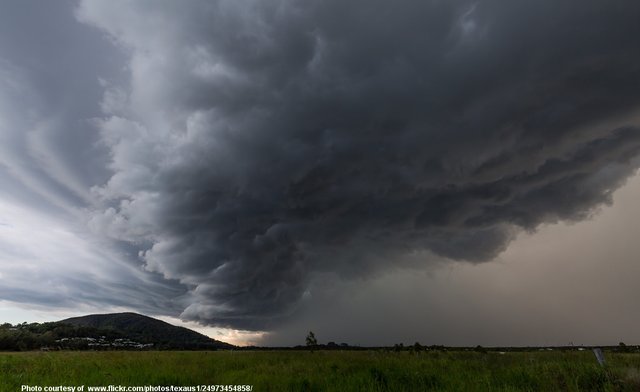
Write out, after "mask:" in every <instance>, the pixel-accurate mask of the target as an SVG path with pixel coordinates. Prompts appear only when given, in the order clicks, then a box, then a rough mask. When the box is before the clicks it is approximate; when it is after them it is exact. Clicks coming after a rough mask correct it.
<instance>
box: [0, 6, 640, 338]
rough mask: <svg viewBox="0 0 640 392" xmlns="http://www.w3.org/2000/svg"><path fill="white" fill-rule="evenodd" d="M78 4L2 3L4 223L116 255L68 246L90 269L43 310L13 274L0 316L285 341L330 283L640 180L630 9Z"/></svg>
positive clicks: (464, 243) (443, 254)
mask: <svg viewBox="0 0 640 392" xmlns="http://www.w3.org/2000/svg"><path fill="white" fill-rule="evenodd" d="M68 5H69V8H73V9H74V10H75V17H76V19H77V20H78V21H80V22H82V23H83V24H84V25H82V24H74V23H75V22H74V20H73V18H72V17H73V15H72V13H71V12H70V11H69V8H64V7H57V6H52V7H50V9H48V8H47V6H45V5H42V4H39V3H38V5H37V6H36V5H35V2H33V3H31V2H29V1H25V2H20V3H17V2H16V3H15V4H8V5H6V4H3V5H2V8H3V9H2V12H0V22H2V23H0V48H1V49H2V50H1V51H0V87H2V89H1V91H0V117H1V118H0V131H1V132H0V141H1V144H0V152H1V153H2V156H0V180H2V181H3V186H2V189H0V191H1V192H0V197H1V198H0V202H2V201H3V200H4V199H3V198H9V197H11V198H12V200H14V201H15V200H18V201H19V202H20V203H22V204H26V205H30V206H32V207H37V209H39V210H41V211H44V212H45V213H46V214H47V215H55V216H56V217H58V218H56V219H58V220H57V221H56V222H60V221H61V220H64V219H68V218H70V217H71V218H72V219H71V220H72V221H73V223H72V224H70V225H71V226H73V228H74V230H78V231H82V227H83V226H81V225H85V224H86V225H88V226H89V228H90V229H91V233H83V236H86V237H87V238H89V237H90V240H87V241H89V243H91V244H94V245H95V246H96V249H101V250H103V251H104V252H103V253H104V255H98V256H95V257H93V256H92V257H89V256H87V254H86V253H85V252H84V251H85V250H84V248H82V247H81V245H77V247H71V248H69V249H67V248H64V247H61V248H59V249H58V248H55V249H53V251H55V252H56V255H59V256H60V257H62V256H61V255H63V254H65V253H68V254H73V255H77V257H78V258H81V259H82V260H85V261H86V265H85V267H87V268H85V269H83V268H84V267H83V268H80V269H78V268H75V267H73V268H71V267H68V268H66V267H64V266H63V265H64V263H63V262H62V261H57V262H55V263H53V266H48V267H46V268H44V269H43V270H42V271H46V273H50V274H52V279H51V282H52V283H51V287H54V286H55V287H58V286H60V287H66V288H69V289H70V288H73V289H72V290H71V289H70V290H68V291H67V293H68V295H66V296H64V295H52V296H51V297H50V298H48V299H47V300H45V299H44V298H45V295H44V294H45V293H47V292H49V291H51V290H49V289H48V288H49V286H47V285H43V286H42V287H43V289H42V290H35V289H30V288H28V287H27V286H28V285H27V284H26V283H25V282H26V281H25V282H23V281H22V280H20V279H18V277H19V276H23V275H24V273H23V272H24V270H22V269H19V268H13V267H11V268H6V267H3V270H2V271H0V274H2V275H0V276H3V279H4V278H7V277H9V278H10V279H12V281H13V280H15V281H16V282H19V283H20V282H21V283H20V284H18V283H16V284H15V285H11V284H7V283H3V285H0V299H10V300H16V301H19V300H20V299H22V301H23V302H34V303H51V304H63V305H64V304H69V303H76V300H72V299H71V297H74V296H76V297H77V296H79V297H83V298H84V299H78V300H77V301H81V302H82V301H84V302H86V303H99V302H100V301H101V298H102V301H103V302H104V303H106V304H111V305H114V306H126V305H127V304H129V306H132V307H134V308H137V309H139V310H144V311H146V312H148V313H151V314H153V313H156V314H169V315H176V314H177V313H178V312H182V317H184V318H187V319H191V320H196V321H200V322H202V323H206V324H211V325H218V326H230V327H234V328H245V329H269V328H273V327H274V326H275V325H278V323H280V322H282V321H283V320H286V319H287V317H288V316H290V315H292V314H294V312H295V311H296V307H297V305H299V304H300V302H301V299H302V298H305V297H306V296H307V293H308V291H309V290H310V289H311V288H313V287H321V286H322V285H318V284H315V283H314V282H315V281H316V280H317V279H320V278H319V277H323V278H324V277H326V276H332V277H340V278H342V279H344V280H345V281H347V282H348V281H350V280H353V279H356V278H360V277H370V276H374V275H382V274H385V273H388V272H389V271H391V270H393V269H395V268H398V267H402V266H407V265H411V266H412V267H421V266H425V265H429V264H430V263H434V262H436V261H445V260H460V261H468V262H472V263H478V262H484V261H489V260H492V259H494V258H495V257H496V256H497V255H498V254H500V253H501V252H502V251H504V250H505V249H506V248H507V246H508V245H509V243H510V241H511V240H512V239H513V238H515V236H516V235H517V234H518V233H519V232H521V231H522V230H527V231H534V230H535V229H536V228H537V227H538V226H539V225H541V224H543V223H549V222H558V221H579V220H584V219H587V218H589V217H590V216H591V214H592V213H593V211H594V210H595V209H597V207H598V206H600V205H602V204H603V203H610V201H611V195H612V192H613V191H614V190H615V189H617V188H619V187H620V186H621V185H622V184H623V183H624V182H625V181H626V179H627V178H628V177H629V176H631V175H632V174H633V173H635V171H636V169H637V167H638V166H639V164H640V160H639V158H638V156H639V152H640V130H639V129H638V126H639V125H640V112H639V111H638V109H640V89H638V84H639V82H640V65H639V64H640V54H639V53H640V52H639V51H638V50H637V49H638V47H639V44H640V38H638V37H640V25H639V24H638V23H637V20H638V18H639V17H640V4H636V3H635V2H618V3H616V4H607V3H605V2H584V1H577V0H575V1H563V2H557V1H546V0H544V1H536V2H528V1H482V2H472V1H462V0H461V1H418V0H415V1H413V0H401V1H396V2H388V1H382V0H373V1H371V0H368V1H364V0H362V1H361V0H351V1H347V2H345V1H337V0H325V1H320V0H309V1H294V0H277V1H272V2H268V3H267V2H261V1H257V0H256V1H252V0H247V1H242V2H239V1H235V0H233V1H232V0H220V1H191V2H188V3H185V2H175V1H136V2H106V1H90V0H84V1H80V2H79V3H77V4H76V3H68ZM29 26H31V28H29ZM34 32H38V33H37V34H36V33H34ZM101 34H102V36H101ZM43 37H44V38H46V39H47V40H48V41H43V39H44V38H43ZM105 38H106V39H105ZM43 42H44V43H43ZM109 42H111V44H110V43H109ZM89 119H90V120H89ZM3 206H4V205H3V204H2V203H0V208H3ZM5 209H6V210H7V211H9V209H8V208H5ZM37 220H38V219H36V218H34V221H37ZM15 221H17V220H15ZM43 222H50V221H48V220H46V221H45V220H43ZM23 229H24V230H28V228H26V226H25V228H23ZM3 230H4V231H3V233H4V232H6V233H8V234H7V235H15V236H16V238H18V237H20V236H18V235H17V234H15V233H18V231H17V229H11V228H6V229H3ZM11 230H13V231H11ZM11 233H14V234H11ZM39 235H40V234H39ZM41 235H42V236H43V238H49V237H46V235H45V234H44V232H43V233H42V234H41ZM65 235H66V234H65ZM60 238H71V237H66V236H63V237H60ZM83 238H84V237H83ZM92 241H93V242H92ZM17 243H20V244H22V242H20V241H18V240H15V241H14V242H12V243H10V242H9V241H7V244H6V246H2V247H1V248H2V249H0V254H5V253H6V254H7V256H6V258H3V260H4V259H7V260H9V259H11V260H13V256H11V255H9V252H10V251H11V247H12V246H16V244H17ZM83 244H84V243H83ZM74 246H75V245H74ZM83 246H84V245H83ZM96 252H97V251H96ZM97 253H99V252H97ZM3 257H4V256H3ZM41 258H42V255H37V257H36V256H33V260H35V261H34V263H43V261H42V260H40V259H41ZM111 263H113V265H112V264H111ZM140 265H144V266H145V268H146V271H141V270H140V269H139V268H138V267H139V266H140ZM91 266H93V267H91ZM25 268H26V267H25ZM25 270H28V268H27V269H25ZM65 271H66V272H67V274H66V275H65V274H64V273H63V272H65ZM91 276H102V278H99V279H96V280H95V281H92V279H91V278H90V277H91ZM83 277H86V279H84V278H83ZM14 278H15V279H14ZM100 279H102V281H99V280H100ZM87 281H91V282H92V284H93V285H94V286H92V285H87V284H86V282H87ZM118 281H120V282H121V283H122V286H117V283H116V282H118ZM82 282H85V283H82ZM21 287H22V288H21ZM89 287H94V289H93V291H92V290H91V289H90V288H89ZM45 289H46V290H45ZM185 292H187V294H185ZM94 294H95V295H94ZM61 306H62V305H61ZM65 306H66V305H65ZM154 309H155V310H154Z"/></svg>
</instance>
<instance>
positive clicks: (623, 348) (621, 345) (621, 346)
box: [618, 342, 629, 353]
mask: <svg viewBox="0 0 640 392" xmlns="http://www.w3.org/2000/svg"><path fill="white" fill-rule="evenodd" d="M618 350H619V351H621V352H623V353H626V352H628V351H629V347H627V345H626V344H624V342H620V343H618Z"/></svg>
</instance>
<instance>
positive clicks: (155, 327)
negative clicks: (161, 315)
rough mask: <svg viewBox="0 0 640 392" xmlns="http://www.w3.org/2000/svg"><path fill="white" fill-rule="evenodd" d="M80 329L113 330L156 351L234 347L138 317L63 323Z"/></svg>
mask: <svg viewBox="0 0 640 392" xmlns="http://www.w3.org/2000/svg"><path fill="white" fill-rule="evenodd" d="M59 323H63V324H71V325H75V326H80V327H90V328H96V329H98V330H112V331H114V332H116V333H118V334H120V335H121V336H125V337H126V338H127V339H129V340H132V341H135V342H139V343H142V344H153V348H156V349H158V348H159V349H229V348H233V347H234V346H233V345H231V344H228V343H224V342H221V341H218V340H215V339H211V338H210V337H208V336H205V335H203V334H200V333H198V332H195V331H192V330H190V329H188V328H184V327H177V326H175V325H171V324H169V323H166V322H164V321H161V320H158V319H154V318H152V317H148V316H143V315H141V314H137V313H111V314H92V315H88V316H82V317H73V318H68V319H65V320H61V321H59Z"/></svg>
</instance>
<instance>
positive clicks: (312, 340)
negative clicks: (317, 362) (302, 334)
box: [306, 331, 318, 347]
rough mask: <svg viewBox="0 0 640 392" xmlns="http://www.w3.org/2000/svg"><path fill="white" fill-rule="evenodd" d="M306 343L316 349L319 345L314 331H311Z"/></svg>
mask: <svg viewBox="0 0 640 392" xmlns="http://www.w3.org/2000/svg"><path fill="white" fill-rule="evenodd" d="M306 342H307V347H315V346H317V345H318V341H317V340H316V335H315V334H314V333H313V331H309V334H308V335H307V339H306Z"/></svg>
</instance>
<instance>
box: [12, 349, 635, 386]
mask: <svg viewBox="0 0 640 392" xmlns="http://www.w3.org/2000/svg"><path fill="white" fill-rule="evenodd" d="M606 357H607V361H608V363H607V366H606V367H601V366H599V365H598V363H597V362H596V360H595V358H594V356H593V354H592V353H591V352H590V351H581V352H578V351H568V352H558V351H553V352H547V351H545V352H540V351H532V352H512V353H509V352H508V353H505V354H500V353H497V352H488V353H479V352H466V351H446V352H436V351H427V352H419V353H411V352H383V351H316V352H304V351H258V352H252V351H235V352H234V351H219V352H162V351H148V352H127V351H111V352H25V353H0V391H3V392H5V391H6V392H11V391H20V388H21V385H35V386H41V387H45V386H48V385H49V386H58V385H86V386H101V385H109V384H113V385H118V384H119V385H125V386H143V385H175V386H179V385H184V386H195V385H201V384H250V385H253V391H428V390H437V391H639V390H640V354H629V353H625V354H623V353H606ZM85 391H86V389H85Z"/></svg>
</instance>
